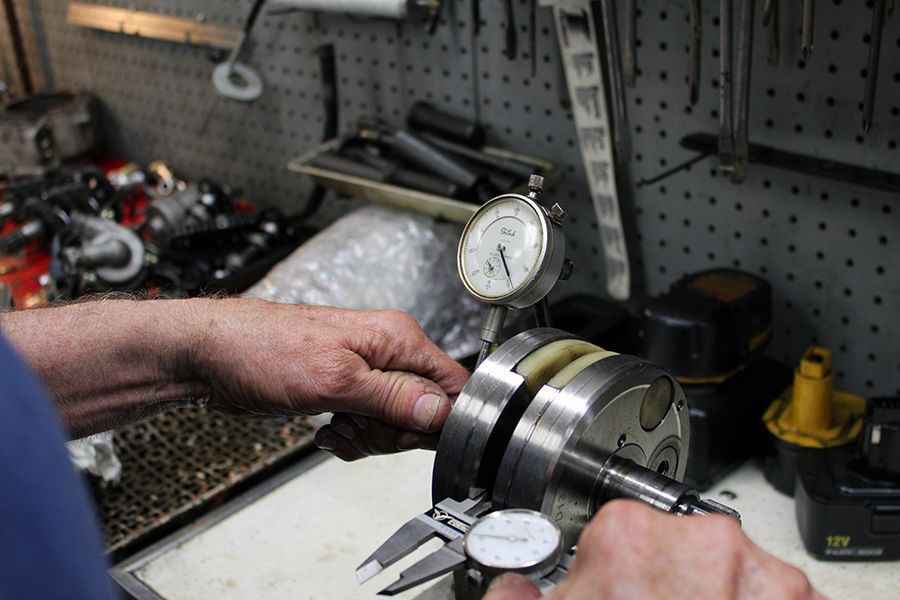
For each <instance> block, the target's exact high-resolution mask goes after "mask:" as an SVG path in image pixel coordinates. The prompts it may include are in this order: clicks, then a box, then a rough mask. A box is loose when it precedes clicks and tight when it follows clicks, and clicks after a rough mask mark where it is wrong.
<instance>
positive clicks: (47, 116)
mask: <svg viewBox="0 0 900 600" xmlns="http://www.w3.org/2000/svg"><path fill="white" fill-rule="evenodd" d="M96 102H97V101H96V99H95V98H94V97H93V96H91V95H90V94H86V93H84V92H66V91H59V92H48V93H44V94H37V95H34V96H29V97H27V98H24V99H22V100H17V101H14V102H12V103H10V104H7V105H6V107H4V109H3V112H2V113H0V133H2V135H0V167H2V168H4V169H7V170H12V171H13V172H15V171H16V170H19V169H28V168H32V167H44V168H46V167H49V166H53V165H55V164H58V163H59V162H60V161H66V160H70V159H73V158H77V157H80V156H84V155H86V154H89V153H91V152H93V151H94V150H95V149H96V148H97V146H98V145H99V141H100V132H99V125H98V118H97V114H96Z"/></svg>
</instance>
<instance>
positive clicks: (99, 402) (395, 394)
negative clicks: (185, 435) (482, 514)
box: [0, 299, 468, 460]
mask: <svg viewBox="0 0 900 600" xmlns="http://www.w3.org/2000/svg"><path fill="white" fill-rule="evenodd" d="M0 328H2V332H3V334H4V335H5V336H6V337H7V338H8V339H9V341H10V342H11V343H12V345H13V346H14V347H15V348H16V349H17V350H18V351H19V353H20V354H21V355H22V357H23V358H24V359H25V360H26V362H28V363H29V365H30V366H31V367H32V368H33V369H34V370H35V371H36V372H37V374H38V376H39V377H40V378H41V380H42V381H43V383H44V385H45V386H46V387H47V389H48V391H49V392H50V394H51V395H52V396H53V398H54V400H56V403H57V406H58V408H59V411H60V414H61V416H62V418H63V421H64V422H65V424H66V426H67V427H68V428H69V430H70V432H71V433H72V435H73V437H81V436H85V435H89V434H91V433H96V432H98V431H103V430H106V429H111V428H114V427H118V426H122V425H124V424H126V423H128V422H131V421H134V420H136V419H140V418H143V417H145V416H147V415H150V414H153V413H154V412H157V411H159V410H162V409H163V408H165V407H167V406H170V405H171V404H173V403H177V402H179V401H184V400H196V399H199V398H202V397H205V396H209V398H210V403H211V405H212V406H214V407H216V408H219V409H222V410H227V411H230V412H239V413H248V414H256V415H262V414H265V415H284V414H288V415H290V414H316V413H321V412H335V413H339V414H337V415H336V416H335V417H334V418H333V420H332V424H331V425H330V426H326V427H324V428H323V429H322V430H321V431H319V433H318V435H317V436H316V442H317V443H318V444H319V445H320V446H321V447H323V448H327V449H329V450H332V451H333V452H334V453H335V454H337V455H338V456H340V457H341V458H343V459H345V460H353V459H356V458H359V457H361V456H365V455H367V454H375V453H385V452H396V451H398V450H405V449H408V448H415V447H430V446H433V445H434V444H435V443H436V439H437V437H436V432H438V431H440V429H441V427H442V426H443V424H444V420H445V419H446V418H447V414H448V413H449V412H450V398H451V397H454V396H456V395H457V394H459V392H460V390H461V389H462V386H463V384H464V383H465V382H466V380H467V379H468V373H467V372H466V370H465V369H464V368H462V367H461V366H460V365H459V364H457V363H456V362H455V361H453V360H452V359H451V358H450V357H448V356H447V355H446V354H444V353H443V352H441V350H440V349H438V348H437V346H435V345H434V344H432V343H431V342H430V341H429V340H428V338H427V337H426V336H425V334H424V333H423V332H422V329H421V328H420V327H419V325H418V323H416V321H415V320H414V319H412V317H409V316H408V315H405V314H402V313H398V312H386V311H377V312H376V311H372V312H368V311H353V310H342V309H336V308H327V307H316V306H294V305H286V304H274V303H271V302H265V301H262V300H242V299H219V300H211V299H193V300H159V301H128V300H105V301H98V302H84V303H78V304H73V305H70V306H63V307H57V308H47V309H40V310H31V311H18V312H8V313H0Z"/></svg>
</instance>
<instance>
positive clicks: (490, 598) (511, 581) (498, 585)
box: [483, 573, 541, 600]
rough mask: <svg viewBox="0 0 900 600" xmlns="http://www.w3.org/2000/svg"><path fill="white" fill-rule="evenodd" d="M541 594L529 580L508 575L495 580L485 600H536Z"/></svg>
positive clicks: (519, 576)
mask: <svg viewBox="0 0 900 600" xmlns="http://www.w3.org/2000/svg"><path fill="white" fill-rule="evenodd" d="M540 597H541V592H540V590H538V589H537V587H535V585H534V584H533V583H531V582H530V581H529V580H528V579H527V578H525V577H522V576H521V575H516V574H514V573H507V574H506V575H501V576H500V577H498V578H497V579H495V580H494V581H493V582H492V583H491V586H490V587H489V588H488V591H487V593H486V594H485V595H484V597H483V600H534V599H535V598H540Z"/></svg>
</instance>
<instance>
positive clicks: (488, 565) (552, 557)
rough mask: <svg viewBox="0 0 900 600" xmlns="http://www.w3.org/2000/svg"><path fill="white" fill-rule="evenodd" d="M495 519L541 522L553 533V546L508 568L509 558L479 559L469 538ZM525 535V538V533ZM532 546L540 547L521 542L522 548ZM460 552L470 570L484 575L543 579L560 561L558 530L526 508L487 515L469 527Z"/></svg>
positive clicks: (559, 533)
mask: <svg viewBox="0 0 900 600" xmlns="http://www.w3.org/2000/svg"><path fill="white" fill-rule="evenodd" d="M499 519H505V520H509V519H514V520H517V521H521V520H523V519H530V520H539V521H542V522H543V523H544V524H546V525H549V526H551V528H552V530H553V533H552V534H551V535H553V536H554V539H553V546H552V547H551V548H549V549H547V550H544V551H543V553H542V554H540V555H539V556H537V557H536V558H527V559H526V558H523V559H521V560H520V561H519V562H516V563H515V564H511V562H512V561H509V560H508V558H509V557H504V558H503V559H500V560H493V559H491V558H490V557H487V556H479V555H478V552H476V551H475V544H474V542H473V539H472V538H473V537H474V536H476V535H479V531H481V530H482V529H486V528H488V527H489V526H490V524H491V522H492V521H495V520H499ZM526 535H528V534H527V532H526ZM536 542H537V543H540V542H538V540H526V541H525V543H526V544H528V543H532V544H533V543H536ZM463 548H464V550H465V552H466V556H467V557H468V559H469V562H470V566H472V567H474V568H476V569H478V570H479V571H481V572H483V573H485V574H487V575H497V574H500V573H507V572H513V573H519V574H522V575H532V574H536V575H538V576H544V575H546V574H547V573H549V572H551V571H553V569H554V568H556V566H557V565H558V564H559V561H560V559H561V558H562V554H563V537H562V530H561V529H560V527H559V525H558V524H557V523H556V521H554V520H553V519H551V518H550V517H549V516H548V515H545V514H544V513H542V512H538V511H536V510H530V509H526V508H507V509H502V510H498V511H494V512H492V513H489V514H487V515H485V516H483V517H482V518H480V519H478V520H477V521H476V522H475V523H473V524H472V526H471V527H469V531H468V532H467V533H466V535H465V537H464V538H463Z"/></svg>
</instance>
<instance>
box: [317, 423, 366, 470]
mask: <svg viewBox="0 0 900 600" xmlns="http://www.w3.org/2000/svg"><path fill="white" fill-rule="evenodd" d="M315 444H316V446H318V447H319V448H321V449H322V450H327V451H328V452H331V453H332V454H334V455H335V456H337V457H338V458H339V459H341V460H345V461H347V462H352V461H354V460H359V459H360V458H363V457H365V456H366V454H365V453H362V452H360V451H359V450H358V449H357V448H356V447H355V446H354V445H353V444H352V443H350V442H349V441H347V440H346V439H344V438H343V437H341V436H340V435H339V434H338V433H337V432H335V431H334V430H333V429H332V428H331V426H330V425H325V426H324V427H322V428H321V429H319V431H317V432H316V437H315Z"/></svg>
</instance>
